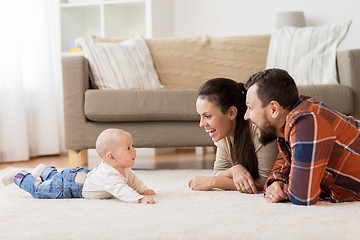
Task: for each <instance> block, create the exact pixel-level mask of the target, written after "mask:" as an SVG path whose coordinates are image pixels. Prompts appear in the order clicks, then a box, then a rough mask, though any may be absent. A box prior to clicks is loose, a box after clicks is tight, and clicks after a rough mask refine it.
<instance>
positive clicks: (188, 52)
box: [97, 35, 271, 89]
mask: <svg viewBox="0 0 360 240" xmlns="http://www.w3.org/2000/svg"><path fill="white" fill-rule="evenodd" d="M270 37H271V35H255V36H235V37H223V38H213V37H210V36H204V37H193V38H155V39H146V43H147V45H148V47H149V49H150V52H151V55H152V58H153V61H154V65H155V68H156V71H157V73H158V76H159V79H160V82H161V83H162V84H163V85H164V87H165V88H166V89H199V87H200V86H201V84H203V83H204V82H205V81H207V80H209V79H211V78H218V77H225V78H231V79H233V80H236V81H238V82H246V81H247V80H248V79H249V77H250V76H251V75H252V74H254V73H256V72H258V71H261V70H264V69H265V65H266V59H267V52H268V48H269V42H270ZM97 40H99V41H102V42H121V41H123V40H126V38H101V37H98V38H97Z"/></svg>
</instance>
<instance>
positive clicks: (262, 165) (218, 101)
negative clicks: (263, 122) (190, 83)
mask: <svg viewBox="0 0 360 240" xmlns="http://www.w3.org/2000/svg"><path fill="white" fill-rule="evenodd" d="M245 100H246V90H245V88H244V85H243V83H237V82H236V81H234V80H231V79H226V78H215V79H211V80H209V81H207V82H206V83H204V84H203V85H202V86H201V87H200V89H199V93H198V98H197V101H196V110H197V112H198V113H199V114H200V118H201V119H200V127H202V128H204V129H205V131H206V132H208V133H209V136H210V137H211V138H212V140H213V141H214V143H215V145H216V146H217V151H216V160H215V163H214V172H215V174H214V176H196V177H194V178H192V179H191V180H190V181H189V186H190V187H191V188H192V189H193V190H202V191H206V190H211V189H213V188H220V189H224V190H238V191H240V192H243V193H257V192H258V191H262V190H263V186H264V183H265V181H266V179H267V177H268V175H269V174H270V172H271V169H272V167H273V164H274V162H275V159H276V156H277V154H278V150H277V146H276V141H274V142H272V143H269V144H267V145H266V146H262V145H261V144H260V143H259V141H258V138H257V128H256V126H255V125H254V124H251V123H249V122H248V121H245V120H244V114H245V112H246V104H245Z"/></svg>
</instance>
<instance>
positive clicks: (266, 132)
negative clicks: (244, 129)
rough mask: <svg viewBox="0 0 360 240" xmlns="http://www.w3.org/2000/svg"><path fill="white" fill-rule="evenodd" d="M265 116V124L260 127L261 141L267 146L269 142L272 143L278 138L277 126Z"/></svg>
mask: <svg viewBox="0 0 360 240" xmlns="http://www.w3.org/2000/svg"><path fill="white" fill-rule="evenodd" d="M264 117H265V124H264V128H260V127H259V131H260V136H259V142H260V143H261V144H262V145H263V146H265V145H266V144H268V143H271V142H272V141H274V140H276V138H277V136H276V128H275V127H274V126H271V124H270V121H269V120H268V119H267V118H266V116H264Z"/></svg>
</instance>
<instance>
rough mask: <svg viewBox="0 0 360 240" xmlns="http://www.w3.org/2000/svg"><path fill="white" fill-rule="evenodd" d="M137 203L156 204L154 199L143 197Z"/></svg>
mask: <svg viewBox="0 0 360 240" xmlns="http://www.w3.org/2000/svg"><path fill="white" fill-rule="evenodd" d="M138 202H139V203H144V204H154V203H156V202H155V200H154V199H152V198H151V197H143V198H140V199H139V200H138Z"/></svg>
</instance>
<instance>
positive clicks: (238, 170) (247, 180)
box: [231, 164, 260, 193]
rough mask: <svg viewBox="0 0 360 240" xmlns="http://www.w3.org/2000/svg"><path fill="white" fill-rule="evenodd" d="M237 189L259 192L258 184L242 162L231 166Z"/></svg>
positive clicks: (246, 191)
mask: <svg viewBox="0 0 360 240" xmlns="http://www.w3.org/2000/svg"><path fill="white" fill-rule="evenodd" d="M231 171H232V175H233V177H232V178H233V181H234V184H235V187H236V189H237V190H238V191H239V192H242V193H257V185H258V186H259V187H260V185H259V184H258V183H256V182H255V181H254V179H253V177H252V176H251V174H250V172H249V171H248V170H247V169H246V168H245V167H244V166H243V165H241V164H238V165H235V166H233V167H231Z"/></svg>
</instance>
